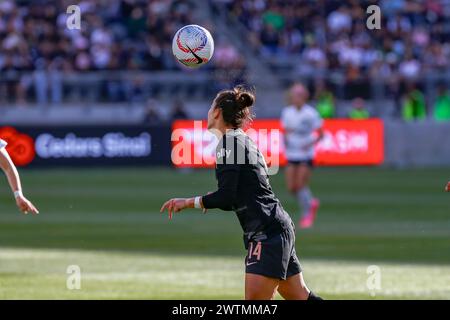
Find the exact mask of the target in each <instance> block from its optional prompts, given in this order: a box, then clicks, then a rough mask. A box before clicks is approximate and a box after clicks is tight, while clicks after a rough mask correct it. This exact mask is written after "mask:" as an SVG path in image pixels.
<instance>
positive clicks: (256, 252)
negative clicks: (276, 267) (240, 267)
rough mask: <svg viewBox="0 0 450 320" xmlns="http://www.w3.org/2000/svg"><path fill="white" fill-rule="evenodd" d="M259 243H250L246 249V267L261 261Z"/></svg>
mask: <svg viewBox="0 0 450 320" xmlns="http://www.w3.org/2000/svg"><path fill="white" fill-rule="evenodd" d="M261 250H262V246H261V241H258V242H250V243H249V247H248V256H247V266H250V265H252V264H255V263H257V262H258V261H259V260H260V259H261Z"/></svg>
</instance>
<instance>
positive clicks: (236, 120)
mask: <svg viewBox="0 0 450 320" xmlns="http://www.w3.org/2000/svg"><path fill="white" fill-rule="evenodd" d="M214 103H215V106H216V108H221V109H222V116H223V120H224V121H225V123H226V124H228V125H230V126H232V127H233V128H241V127H242V126H244V125H245V124H246V123H248V122H249V121H251V120H252V119H253V115H252V113H251V110H250V108H251V107H252V106H253V105H254V103H255V95H254V94H253V93H252V92H251V91H249V90H247V89H245V88H244V87H242V86H237V87H235V88H234V89H233V90H223V91H220V92H219V93H218V94H217V97H216V99H215V100H214Z"/></svg>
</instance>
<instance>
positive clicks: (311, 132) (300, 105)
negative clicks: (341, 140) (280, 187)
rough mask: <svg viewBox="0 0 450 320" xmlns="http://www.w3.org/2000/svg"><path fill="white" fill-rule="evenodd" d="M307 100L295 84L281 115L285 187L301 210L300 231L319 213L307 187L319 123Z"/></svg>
mask: <svg viewBox="0 0 450 320" xmlns="http://www.w3.org/2000/svg"><path fill="white" fill-rule="evenodd" d="M308 96H309V94H308V90H307V89H306V88H305V87H304V86H303V85H302V84H300V83H295V84H294V85H292V86H291V88H290V89H289V95H288V97H289V103H290V105H289V106H287V107H285V108H284V109H283V111H282V113H281V123H282V125H283V127H284V130H285V146H286V158H287V160H288V166H287V168H286V171H285V172H286V183H287V188H288V190H289V192H291V193H292V194H293V195H294V196H295V197H296V198H297V201H298V203H299V205H300V208H302V215H301V218H300V221H299V226H300V228H309V227H311V226H312V225H313V223H314V219H315V217H316V214H317V210H318V209H319V200H318V199H316V198H314V197H313V195H312V193H311V190H310V189H309V187H308V183H309V179H310V177H311V169H312V167H313V157H314V145H315V144H316V143H317V142H319V141H320V139H322V137H323V130H322V119H321V118H320V116H319V113H318V112H317V111H316V110H315V109H314V108H313V107H311V106H310V105H308V104H306V102H307V101H308ZM316 131H317V135H316V133H315V132H316Z"/></svg>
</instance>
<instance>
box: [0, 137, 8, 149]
mask: <svg viewBox="0 0 450 320" xmlns="http://www.w3.org/2000/svg"><path fill="white" fill-rule="evenodd" d="M6 145H7V143H6V141H5V140H2V139H0V149H3V148H4V147H6Z"/></svg>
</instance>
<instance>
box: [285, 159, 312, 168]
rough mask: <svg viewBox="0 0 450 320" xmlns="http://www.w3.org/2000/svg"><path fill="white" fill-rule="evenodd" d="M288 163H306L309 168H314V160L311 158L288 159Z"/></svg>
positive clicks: (295, 164)
mask: <svg viewBox="0 0 450 320" xmlns="http://www.w3.org/2000/svg"><path fill="white" fill-rule="evenodd" d="M288 163H289V164H292V165H294V166H299V165H301V164H306V165H307V166H308V167H310V168H314V162H313V159H304V160H288Z"/></svg>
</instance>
